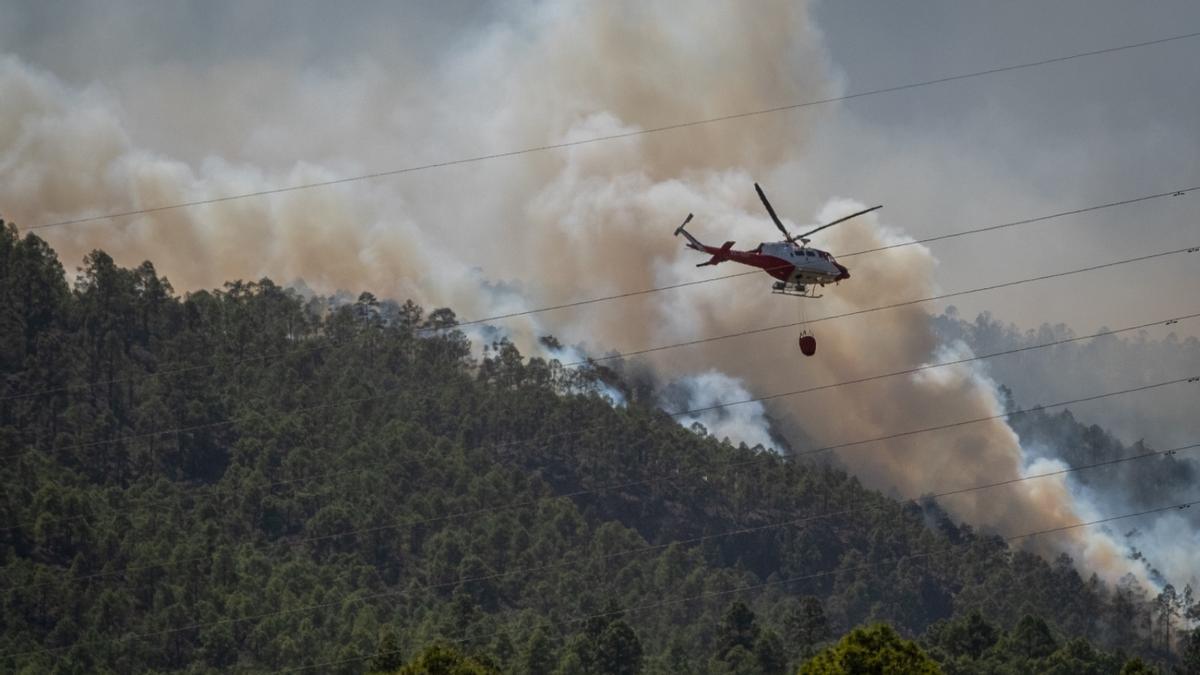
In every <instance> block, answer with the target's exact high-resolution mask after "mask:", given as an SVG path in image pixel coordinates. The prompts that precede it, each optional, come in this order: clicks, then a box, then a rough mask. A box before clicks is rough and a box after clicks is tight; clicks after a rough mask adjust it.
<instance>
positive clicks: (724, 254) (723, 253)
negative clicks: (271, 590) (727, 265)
mask: <svg viewBox="0 0 1200 675" xmlns="http://www.w3.org/2000/svg"><path fill="white" fill-rule="evenodd" d="M731 248H733V242H732V241H727V242H725V243H724V244H721V248H719V249H715V250H714V249H712V248H707V249H703V250H706V251H708V252H710V253H712V257H711V258H709V259H708V261H707V262H702V263H700V264H699V265H696V267H705V266H706V265H716V264H717V263H723V262H725V261H726V260H729V249H731Z"/></svg>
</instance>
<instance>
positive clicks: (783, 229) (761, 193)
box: [754, 183, 792, 241]
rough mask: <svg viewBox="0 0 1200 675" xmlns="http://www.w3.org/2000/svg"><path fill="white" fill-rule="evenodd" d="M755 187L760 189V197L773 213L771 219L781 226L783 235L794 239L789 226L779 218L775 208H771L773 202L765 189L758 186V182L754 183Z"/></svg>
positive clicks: (789, 239)
mask: <svg viewBox="0 0 1200 675" xmlns="http://www.w3.org/2000/svg"><path fill="white" fill-rule="evenodd" d="M754 189H755V190H757V191H758V198H759V199H761V200H762V203H763V206H765V207H767V213H769V214H771V220H773V221H775V227H778V228H779V231H780V232H782V233H783V236H784V237H785V238H787V240H788V241H792V235H791V234H789V233H788V231H787V228H786V227H784V226H783V222H782V221H781V220H779V216H777V215H775V209H773V208H771V202H769V201H767V195H766V194H765V193H763V190H762V188H760V187H759V186H758V183H755V184H754Z"/></svg>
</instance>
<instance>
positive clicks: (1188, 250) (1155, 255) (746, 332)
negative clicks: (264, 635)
mask: <svg viewBox="0 0 1200 675" xmlns="http://www.w3.org/2000/svg"><path fill="white" fill-rule="evenodd" d="M1196 251H1197V249H1196V248H1180V249H1175V250H1173V251H1163V252H1161V253H1151V254H1150V255H1144V256H1138V257H1136V258H1126V259H1124V260H1116V261H1113V262H1107V263H1102V264H1100V265H1091V266H1089V267H1080V268H1078V269H1074V270H1069V271H1066V272H1054V273H1051V274H1043V275H1041V276H1036V277H1030V278H1027V279H1018V280H1017V281H1006V282H1003V283H999V284H992V285H990V286H980V287H978V288H972V289H969V290H965V291H955V292H953V293H942V294H940V295H932V296H929V297H925V298H917V299H915V300H904V301H902V302H894V303H891V304H889V305H879V306H876V307H868V308H866V309H857V310H853V311H850V312H842V313H840V314H830V315H828V316H821V317H817V318H815V319H808V320H806V321H793V322H790V323H781V324H776V325H774V326H767V327H765V328H752V329H750V330H743V331H738V332H736V333H727V334H725V335H717V336H713V337H706V338H700V339H698V340H688V341H686V342H677V343H672V344H667V345H661V346H658V347H648V348H646V349H639V350H636V351H631V352H618V353H615V354H607V355H604V356H597V357H593V358H591V359H589V360H587V361H577V362H575V363H569V364H563V365H570V366H573V365H578V364H581V363H588V362H592V361H595V362H599V361H611V360H613V359H620V358H624V357H627V356H639V355H642V354H650V353H652V352H659V351H664V350H667V349H677V348H679V347H690V346H692V345H698V344H704V343H707V342H716V341H718V340H728V339H730V338H737V337H745V336H747V335H756V334H758V333H766V332H769V331H773V330H779V329H781V328H791V327H794V326H801V325H808V324H812V323H819V322H822V321H830V320H833V319H845V318H847V317H852V316H859V315H860V314H869V313H871V312H879V311H883V310H888V309H898V308H900V307H909V306H911V305H920V304H923V303H926V302H935V301H938V300H947V299H949V298H957V297H960V296H963V295H971V294H974V293H982V292H985V291H994V290H998V289H1001V288H1010V287H1012V286H1020V285H1022V284H1028V283H1033V282H1035V281H1046V280H1047V279H1057V278H1059V277H1066V276H1071V275H1073V274H1082V273H1084V272H1094V271H1096V270H1102V269H1106V268H1109V267H1116V266H1118V265H1128V264H1130V263H1135V262H1143V261H1146V260H1153V259H1155V258H1161V257H1164V256H1169V255H1175V254H1178V253H1195V252H1196Z"/></svg>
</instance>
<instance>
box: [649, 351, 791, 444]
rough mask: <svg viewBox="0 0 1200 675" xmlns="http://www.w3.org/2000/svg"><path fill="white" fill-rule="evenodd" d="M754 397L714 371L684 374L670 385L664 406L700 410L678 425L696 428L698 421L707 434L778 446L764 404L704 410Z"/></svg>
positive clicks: (679, 418) (670, 409) (679, 419)
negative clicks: (772, 434)
mask: <svg viewBox="0 0 1200 675" xmlns="http://www.w3.org/2000/svg"><path fill="white" fill-rule="evenodd" d="M751 398H753V395H752V394H751V393H750V392H749V390H747V389H746V388H745V386H744V384H743V383H742V382H741V381H740V380H738V379H737V378H735V377H730V376H729V375H726V374H724V373H720V372H717V371H715V370H709V371H706V372H703V373H698V374H695V375H685V376H683V377H681V378H679V379H678V380H676V381H675V382H672V383H671V384H670V385H669V386H668V387H667V388H666V393H665V395H664V397H663V407H664V408H665V409H666V410H667V411H668V412H682V411H690V410H697V411H699V412H696V413H694V414H687V415H679V416H677V417H676V418H675V419H676V421H677V422H679V424H681V425H683V426H685V427H688V428H693V425H695V424H699V425H701V426H703V427H704V429H705V431H706V432H707V433H708V435H710V436H712V437H714V438H716V439H718V440H726V439H728V440H729V441H730V442H732V443H734V444H737V443H745V444H746V445H747V446H750V447H755V446H761V447H763V448H766V449H768V450H770V449H777V447H778V445H779V443H777V442H776V441H775V439H773V438H772V437H771V424H770V421H769V420H768V419H767V417H766V409H765V408H763V405H762V403H759V402H757V401H755V402H753V403H744V404H741V405H733V406H726V407H723V408H716V409H714V410H704V409H705V408H711V407H713V406H718V405H722V404H726V403H729V402H731V401H746V400H749V399H751Z"/></svg>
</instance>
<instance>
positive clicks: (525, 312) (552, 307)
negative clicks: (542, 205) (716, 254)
mask: <svg viewBox="0 0 1200 675" xmlns="http://www.w3.org/2000/svg"><path fill="white" fill-rule="evenodd" d="M1197 190H1200V186H1193V187H1187V188H1183V189H1179V190H1171V191H1169V192H1159V193H1155V194H1150V195H1142V196H1141V197H1132V198H1129V199H1122V200H1120V201H1115V202H1106V203H1103V204H1095V205H1092V206H1084V207H1081V208H1077V209H1070V210H1068V211H1059V212H1058V213H1051V214H1047V215H1044V216H1035V217H1033V218H1025V219H1022V220H1012V221H1009V222H1006V223H999V224H997V225H988V226H986V227H977V228H973V229H969V230H960V231H956V232H947V233H944V234H938V235H933V236H930V237H925V238H923V239H914V240H913V241H902V242H898V243H895V244H888V245H886V246H877V247H875V248H868V249H863V250H861V251H855V252H853V253H842V254H839V255H838V256H837V257H838V258H841V259H845V258H853V257H855V256H860V255H867V254H870V253H879V252H881V251H890V250H892V249H895V248H903V247H905V246H915V245H918V244H928V243H931V242H935V241H943V240H946V239H954V238H956V237H964V236H968V235H972V234H980V233H983V232H993V231H996V230H1003V229H1007V228H1010V227H1017V226H1019V225H1030V224H1033V223H1040V222H1042V221H1046V220H1053V219H1055V218H1062V217H1065V216H1074V215H1079V214H1083V213H1090V212H1092V211H1101V210H1104V209H1111V208H1115V207H1118V206H1128V205H1131V204H1138V203H1141V202H1147V201H1151V200H1154V199H1162V198H1164V197H1180V196H1183V195H1185V194H1188V193H1191V192H1195V191H1197ZM789 267H790V265H789ZM783 268H784V267H783V266H780V267H778V268H769V269H767V270H763V269H753V270H748V271H745V272H737V273H734V274H726V275H724V276H718V277H711V278H708V279H698V280H696V281H684V282H680V283H677V284H668V285H664V286H655V287H653V288H647V289H642V290H638V291H627V292H624V293H616V294H614V295H605V296H600V297H596V298H587V299H584V300H575V301H572V302H565V303H562V304H558V305H550V306H547V307H539V308H536V309H527V310H522V311H519V312H509V313H507V314H499V315H496V316H490V317H485V318H482V319H472V320H470V321H462V322H460V323H459V324H458V325H459V326H470V325H473V324H478V323H488V322H491V321H499V320H501V319H511V318H514V317H519V316H526V315H529V314H541V313H543V312H552V311H554V310H558V309H569V308H571V307H580V306H582V305H591V304H594V303H597V302H607V301H609V300H619V299H622V298H630V297H634V296H638V295H646V294H648V293H658V292H659V291H667V290H672V289H676V288H684V287H687V286H698V285H700V284H707V283H711V282H714V281H723V280H725V279H734V278H736V277H744V276H748V275H751V274H762V273H763V272H764V271H771V270H775V269H783Z"/></svg>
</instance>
